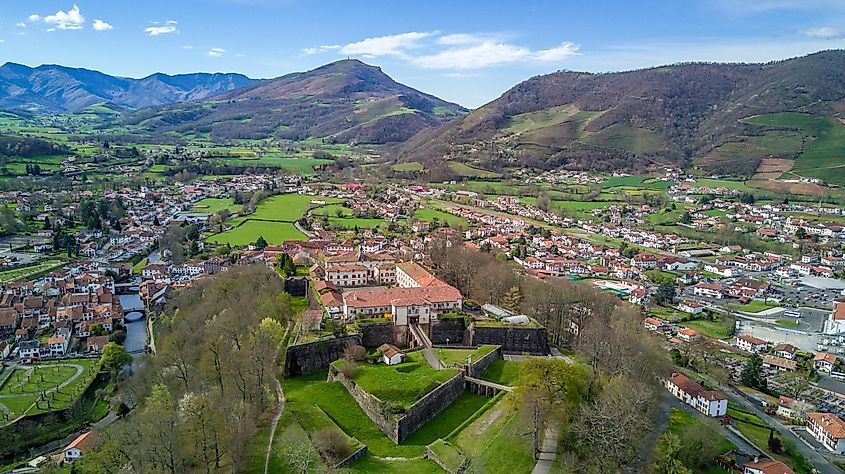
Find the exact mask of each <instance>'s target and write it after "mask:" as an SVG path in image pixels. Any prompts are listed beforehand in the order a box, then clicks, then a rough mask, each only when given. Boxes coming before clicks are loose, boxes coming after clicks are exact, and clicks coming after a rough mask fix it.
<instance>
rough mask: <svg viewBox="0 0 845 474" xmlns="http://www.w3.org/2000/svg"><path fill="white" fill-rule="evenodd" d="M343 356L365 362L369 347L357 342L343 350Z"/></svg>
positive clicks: (349, 359)
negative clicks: (366, 347)
mask: <svg viewBox="0 0 845 474" xmlns="http://www.w3.org/2000/svg"><path fill="white" fill-rule="evenodd" d="M343 358H344V359H346V360H348V361H351V362H363V361H364V359H366V358H367V349H365V348H364V346H359V345H357V344H354V345H350V346H346V349H344V350H343Z"/></svg>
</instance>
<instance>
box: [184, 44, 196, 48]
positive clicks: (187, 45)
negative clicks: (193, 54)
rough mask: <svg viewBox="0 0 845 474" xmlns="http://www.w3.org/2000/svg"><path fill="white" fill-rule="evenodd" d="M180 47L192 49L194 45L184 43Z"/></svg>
mask: <svg viewBox="0 0 845 474" xmlns="http://www.w3.org/2000/svg"><path fill="white" fill-rule="evenodd" d="M182 49H194V47H193V46H191V45H189V44H186V45H185V46H182Z"/></svg>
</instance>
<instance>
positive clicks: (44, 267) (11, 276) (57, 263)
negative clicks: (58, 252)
mask: <svg viewBox="0 0 845 474" xmlns="http://www.w3.org/2000/svg"><path fill="white" fill-rule="evenodd" d="M64 265H65V262H63V261H61V260H47V261H43V262H40V263H37V264H35V265H30V266H28V267H21V268H14V269H12V270H5V271H2V272H0V282H3V283H5V282H7V281H16V280H28V279H30V278H32V277H34V276H36V275H38V274H41V273H46V272H49V271H51V270H55V269H57V268H59V267H62V266H64Z"/></svg>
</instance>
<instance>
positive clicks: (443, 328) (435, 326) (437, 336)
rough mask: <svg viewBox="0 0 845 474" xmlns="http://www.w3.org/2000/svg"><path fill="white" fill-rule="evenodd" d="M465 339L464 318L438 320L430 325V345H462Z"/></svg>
mask: <svg viewBox="0 0 845 474" xmlns="http://www.w3.org/2000/svg"><path fill="white" fill-rule="evenodd" d="M465 338H466V321H465V320H464V318H446V319H438V320H437V321H433V322H432V323H431V335H430V339H431V343H432V344H447V342H446V340H447V339H448V340H449V342H448V344H449V345H452V344H463V343H464V339H465Z"/></svg>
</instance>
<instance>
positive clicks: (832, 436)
mask: <svg viewBox="0 0 845 474" xmlns="http://www.w3.org/2000/svg"><path fill="white" fill-rule="evenodd" d="M807 432H808V433H810V435H812V436H813V438H815V439H816V441H818V442H819V443H821V444H822V446H824V447H825V448H826V449H827V450H828V451H831V452H833V453H836V454H843V453H845V421H842V420H841V419H840V418H839V417H838V416H836V415H834V414H832V413H819V412H813V413H807Z"/></svg>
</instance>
